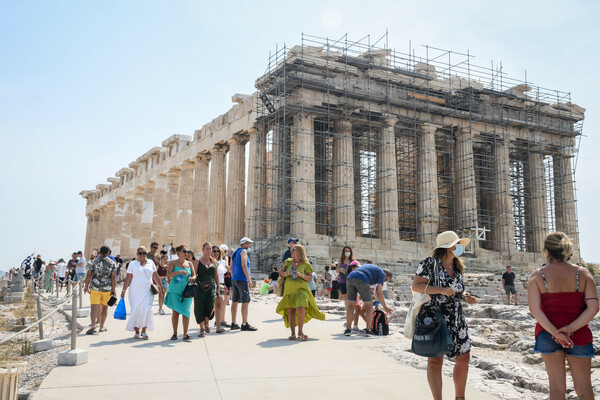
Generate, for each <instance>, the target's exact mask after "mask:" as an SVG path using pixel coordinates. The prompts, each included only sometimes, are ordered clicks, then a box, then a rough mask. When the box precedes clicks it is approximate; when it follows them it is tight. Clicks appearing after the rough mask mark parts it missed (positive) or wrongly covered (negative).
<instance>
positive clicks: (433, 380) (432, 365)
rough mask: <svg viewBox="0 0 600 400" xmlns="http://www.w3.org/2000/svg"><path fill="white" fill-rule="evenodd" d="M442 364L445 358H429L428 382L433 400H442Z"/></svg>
mask: <svg viewBox="0 0 600 400" xmlns="http://www.w3.org/2000/svg"><path fill="white" fill-rule="evenodd" d="M442 364H444V357H429V358H427V382H428V383H429V389H431V395H432V396H433V400H442Z"/></svg>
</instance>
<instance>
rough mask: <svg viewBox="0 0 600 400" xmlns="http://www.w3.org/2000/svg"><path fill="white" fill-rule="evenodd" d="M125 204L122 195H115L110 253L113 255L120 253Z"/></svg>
mask: <svg viewBox="0 0 600 400" xmlns="http://www.w3.org/2000/svg"><path fill="white" fill-rule="evenodd" d="M124 206H125V199H124V198H123V197H117V198H116V199H115V221H114V223H113V226H112V237H113V245H112V254H113V256H116V255H119V254H121V234H122V231H123V211H124Z"/></svg>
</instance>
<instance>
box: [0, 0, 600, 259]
mask: <svg viewBox="0 0 600 400" xmlns="http://www.w3.org/2000/svg"><path fill="white" fill-rule="evenodd" d="M215 3H217V2H203V1H177V0H172V1H149V0H144V1H124V0H119V1H83V0H77V1H66V0H65V1H27V0H12V1H8V0H0V136H1V138H2V142H1V143H2V146H3V148H2V157H0V168H1V170H2V174H1V177H0V187H2V195H1V196H0V223H1V224H2V228H3V229H1V231H0V232H1V233H0V243H1V245H2V250H3V251H2V255H3V257H2V260H1V261H0V269H8V268H10V267H11V266H16V265H18V264H19V263H20V262H21V260H22V259H23V258H24V257H25V256H26V255H28V254H30V253H31V252H33V251H35V252H36V253H37V252H39V253H41V254H42V256H43V258H44V259H49V258H52V259H57V258H59V257H65V258H66V257H68V256H69V254H71V252H72V251H73V250H79V249H82V248H83V243H84V239H85V225H86V219H85V200H84V199H82V198H81V197H79V195H78V193H79V192H80V191H81V190H83V189H92V188H95V186H96V184H98V183H106V178H108V177H109V176H113V175H114V173H115V172H116V171H117V170H119V169H120V168H122V167H124V166H126V165H127V164H129V163H130V162H131V161H133V160H135V159H136V158H137V157H139V156H140V155H142V154H143V153H145V152H146V151H147V150H149V149H150V148H151V147H153V146H156V145H160V143H161V142H162V141H163V140H164V139H166V138H167V137H169V136H170V135H173V134H186V135H191V134H193V131H194V130H195V129H199V128H200V127H202V125H204V124H205V123H207V122H210V121H211V120H212V119H213V118H215V117H216V116H218V115H220V114H223V113H224V112H226V111H227V110H228V109H229V108H230V107H231V105H232V103H231V96H232V95H233V94H234V93H248V94H249V93H252V92H253V91H254V81H255V79H256V78H257V77H258V76H260V75H261V74H262V73H264V71H265V69H266V66H267V57H268V55H269V51H272V50H274V49H275V46H276V45H277V44H278V45H280V46H281V45H283V44H284V43H285V44H287V46H288V47H291V46H293V45H296V44H300V42H301V34H302V33H303V32H304V33H307V34H311V35H317V36H322V37H331V38H336V39H337V38H339V37H340V36H342V35H343V34H345V33H348V34H349V38H354V39H360V38H362V37H364V36H365V35H368V34H370V35H371V37H372V38H379V37H381V36H382V35H383V34H384V33H385V31H386V29H388V30H389V46H390V47H392V48H397V49H399V50H401V51H407V49H408V46H409V41H412V47H413V48H416V52H417V54H421V55H424V50H423V49H422V47H421V45H424V44H428V45H430V46H434V47H439V48H444V49H449V50H455V51H458V52H466V51H467V50H469V51H470V53H471V54H472V55H474V56H475V58H474V59H473V60H472V62H473V63H475V64H479V65H483V66H490V65H491V62H492V60H493V61H494V63H495V64H496V65H497V63H499V62H500V61H501V62H502V64H503V70H504V72H505V73H507V74H508V75H509V76H512V77H515V78H518V79H523V78H524V76H525V70H526V71H527V80H528V81H530V82H532V83H533V84H535V85H539V86H542V87H549V88H553V89H556V90H561V91H569V92H571V93H572V99H573V102H574V103H577V104H579V105H581V106H582V107H585V108H586V109H587V112H586V120H585V123H584V135H585V137H583V140H582V145H581V149H580V152H579V157H578V160H577V171H576V180H577V189H578V191H577V198H578V201H579V203H578V213H579V220H580V223H579V227H580V231H581V242H582V255H583V257H584V258H585V259H586V260H588V261H600V256H598V255H597V253H594V248H595V245H596V242H597V238H598V237H600V227H599V226H598V225H599V222H600V218H599V217H600V211H599V206H598V205H597V204H598V201H599V199H600V184H599V180H598V178H597V175H596V174H597V173H598V171H600V157H599V155H600V138H599V135H598V131H599V130H600V121H599V115H598V106H599V105H600V100H599V98H600V96H599V95H600V87H599V84H598V72H597V68H598V66H600V59H599V58H600V56H599V55H600V52H598V42H597V41H598V38H599V37H600V29H599V28H598V26H599V25H598V20H599V17H600V3H599V2H593V1H590V2H586V1H563V2H553V1H504V2H501V3H498V2H496V3H491V2H483V1H471V2H468V1H453V2H451V5H448V4H450V3H448V2H446V1H434V2H428V1H418V2H417V1H411V2H404V1H387V2H386V1H370V2H366V1H302V2H288V1H272V2H267V1H262V2H261V1H253V2H250V1H243V2H242V1H239V2H236V1H227V2H221V4H215Z"/></svg>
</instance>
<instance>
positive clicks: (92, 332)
mask: <svg viewBox="0 0 600 400" xmlns="http://www.w3.org/2000/svg"><path fill="white" fill-rule="evenodd" d="M94 333H96V327H93V328H90V329H88V330H87V332H86V333H85V334H86V335H93V334H94Z"/></svg>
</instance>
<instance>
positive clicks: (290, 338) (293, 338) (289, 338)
mask: <svg viewBox="0 0 600 400" xmlns="http://www.w3.org/2000/svg"><path fill="white" fill-rule="evenodd" d="M288 340H296V335H290V337H288Z"/></svg>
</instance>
